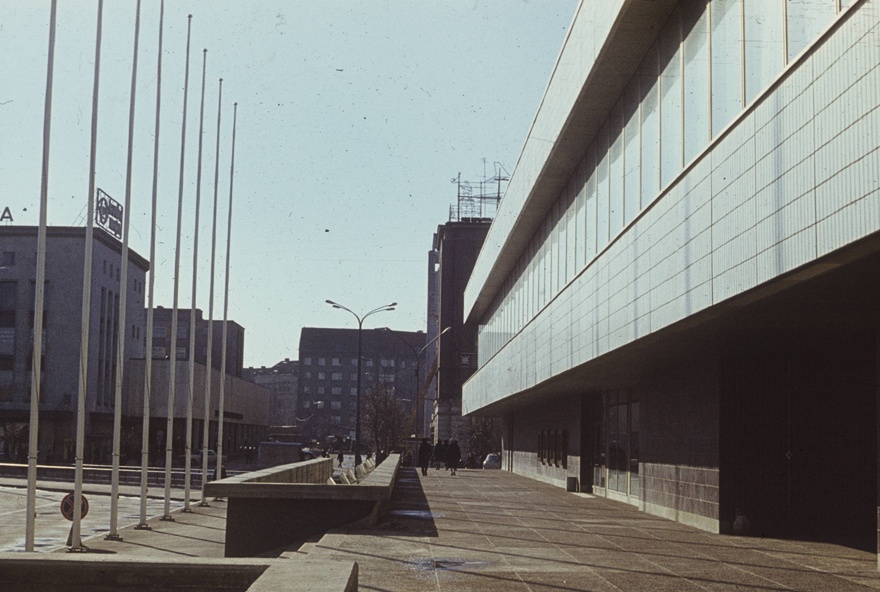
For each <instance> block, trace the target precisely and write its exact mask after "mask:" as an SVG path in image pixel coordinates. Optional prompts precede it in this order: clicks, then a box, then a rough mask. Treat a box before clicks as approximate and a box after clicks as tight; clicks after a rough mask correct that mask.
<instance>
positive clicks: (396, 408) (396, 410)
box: [364, 382, 406, 452]
mask: <svg viewBox="0 0 880 592" xmlns="http://www.w3.org/2000/svg"><path fill="white" fill-rule="evenodd" d="M364 423H365V424H366V425H365V428H366V431H367V433H368V434H369V437H370V438H371V439H372V441H373V446H374V447H375V449H376V450H377V451H378V450H384V451H385V452H390V451H391V450H394V449H395V448H397V447H398V443H399V442H401V441H402V440H403V439H404V438H405V437H406V433H405V429H406V428H405V426H406V415H405V411H404V408H403V403H401V401H400V400H399V399H398V398H397V397H395V396H394V387H393V386H391V385H389V384H388V383H385V382H381V383H379V384H377V385H375V386H373V387H372V388H371V389H370V390H369V391H367V394H366V396H365V397H364Z"/></svg>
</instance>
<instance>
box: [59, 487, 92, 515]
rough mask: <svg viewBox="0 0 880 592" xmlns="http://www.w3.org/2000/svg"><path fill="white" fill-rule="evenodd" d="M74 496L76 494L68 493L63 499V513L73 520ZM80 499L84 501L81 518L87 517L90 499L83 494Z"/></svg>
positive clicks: (81, 507) (81, 505)
mask: <svg viewBox="0 0 880 592" xmlns="http://www.w3.org/2000/svg"><path fill="white" fill-rule="evenodd" d="M73 498H74V495H73V494H72V493H68V494H67V495H65V496H64V499H62V500H61V515H62V516H64V517H65V518H67V519H68V520H70V521H71V522H72V521H73V508H74V505H73ZM80 499H81V500H82V503H81V504H80V518H85V517H86V516H87V515H88V513H89V500H87V499H86V496H84V495H81V496H80Z"/></svg>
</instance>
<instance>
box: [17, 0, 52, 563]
mask: <svg viewBox="0 0 880 592" xmlns="http://www.w3.org/2000/svg"><path fill="white" fill-rule="evenodd" d="M57 7H58V0H52V8H51V16H50V17H49V60H48V67H47V72H46V101H45V104H44V107H43V170H42V180H41V182H40V185H41V187H40V227H39V230H38V231H37V281H36V285H35V286H34V292H35V294H34V333H33V335H34V351H33V357H32V358H31V368H32V371H31V412H30V424H29V425H30V428H29V429H30V433H29V434H28V491H27V525H26V527H25V543H24V546H25V551H33V550H34V538H35V537H34V535H35V527H36V518H37V455H38V454H39V451H38V450H37V446H38V445H39V438H38V437H39V429H40V374H41V372H40V366H41V362H42V354H43V297H44V295H45V294H44V292H43V290H44V288H45V285H44V284H45V281H46V209H47V204H48V201H49V137H50V130H51V127H52V74H53V69H54V64H55V15H56V13H57Z"/></svg>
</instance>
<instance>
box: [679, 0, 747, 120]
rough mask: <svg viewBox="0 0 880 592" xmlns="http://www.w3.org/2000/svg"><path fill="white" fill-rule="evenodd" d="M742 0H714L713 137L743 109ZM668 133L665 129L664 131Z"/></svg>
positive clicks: (712, 33)
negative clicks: (739, 74)
mask: <svg viewBox="0 0 880 592" xmlns="http://www.w3.org/2000/svg"><path fill="white" fill-rule="evenodd" d="M741 2H742V0H712V10H711V11H710V12H711V17H712V22H711V36H712V48H711V52H712V135H713V136H717V135H718V134H719V133H721V131H722V130H723V129H724V128H725V127H726V126H727V124H728V123H730V121H731V120H732V119H733V118H734V117H735V116H736V115H737V114H738V113H739V112H740V111H741V110H742V108H743V88H742V77H741V76H737V74H738V73H740V72H742V67H743V64H742V3H741ZM664 133H665V130H664Z"/></svg>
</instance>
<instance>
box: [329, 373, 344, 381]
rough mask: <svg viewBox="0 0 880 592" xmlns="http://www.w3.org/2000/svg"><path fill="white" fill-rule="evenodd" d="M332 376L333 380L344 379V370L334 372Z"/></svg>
mask: <svg viewBox="0 0 880 592" xmlns="http://www.w3.org/2000/svg"><path fill="white" fill-rule="evenodd" d="M330 378H331V379H333V380H342V372H333V373H332V374H331V375H330Z"/></svg>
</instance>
